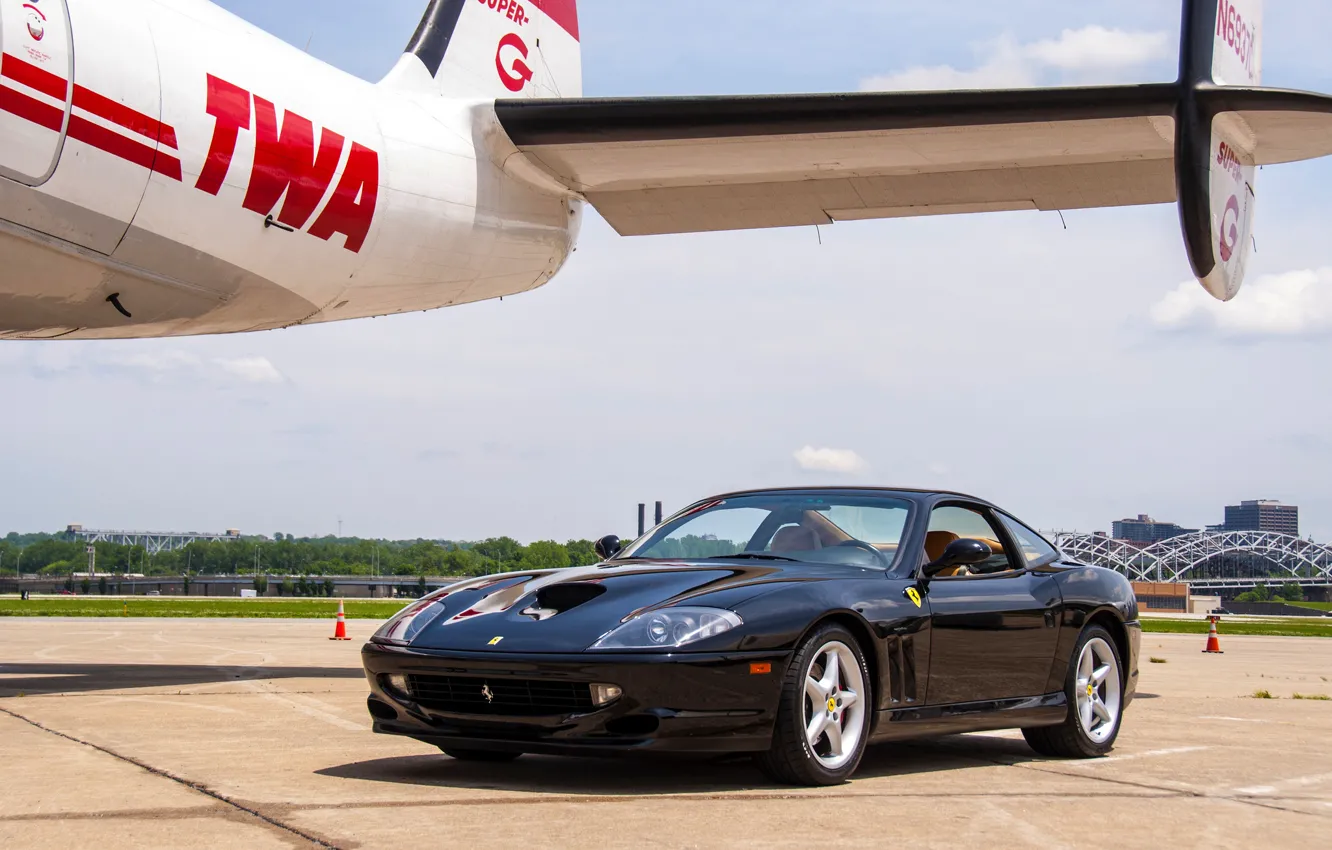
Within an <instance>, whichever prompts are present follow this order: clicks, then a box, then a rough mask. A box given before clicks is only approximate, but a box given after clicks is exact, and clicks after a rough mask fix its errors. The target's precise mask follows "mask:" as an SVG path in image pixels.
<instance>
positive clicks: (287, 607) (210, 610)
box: [0, 596, 410, 620]
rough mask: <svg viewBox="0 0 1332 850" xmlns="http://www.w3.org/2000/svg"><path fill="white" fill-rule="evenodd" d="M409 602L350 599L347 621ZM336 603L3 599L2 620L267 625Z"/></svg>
mask: <svg viewBox="0 0 1332 850" xmlns="http://www.w3.org/2000/svg"><path fill="white" fill-rule="evenodd" d="M409 602H410V600H387V599H373V600H372V599H364V600H362V599H349V600H347V619H349V620H387V619H388V618H389V617H392V616H393V615H394V614H396V613H398V612H399V611H401V610H402V609H403V607H404V606H406V605H407V604H409ZM337 613H338V600H336V599H331V600H330V599H221V598H213V599H207V598H199V599H188V598H181V599H178V598H173V597H163V598H143V597H136V598H134V599H129V600H123V599H102V598H98V597H91V596H74V597H65V598H62V599H30V600H28V601H27V602H24V601H22V600H20V599H15V598H9V599H0V617H214V618H219V617H220V618H259V619H266V620H279V619H280V620H332V619H334V618H335V617H336V616H337Z"/></svg>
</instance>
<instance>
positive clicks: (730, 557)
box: [699, 552, 799, 564]
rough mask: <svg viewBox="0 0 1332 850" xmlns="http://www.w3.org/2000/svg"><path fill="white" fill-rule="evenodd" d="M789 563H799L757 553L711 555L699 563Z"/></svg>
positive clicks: (778, 556)
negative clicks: (745, 561) (744, 561)
mask: <svg viewBox="0 0 1332 850" xmlns="http://www.w3.org/2000/svg"><path fill="white" fill-rule="evenodd" d="M746 559H747V560H750V561H790V562H791V563H793V564H794V563H799V561H797V560H796V559H795V558H784V557H782V556H781V555H767V554H762V553H759V552H741V553H740V554H738V555H713V556H712V557H711V558H700V559H699V560H700V561H740V560H746Z"/></svg>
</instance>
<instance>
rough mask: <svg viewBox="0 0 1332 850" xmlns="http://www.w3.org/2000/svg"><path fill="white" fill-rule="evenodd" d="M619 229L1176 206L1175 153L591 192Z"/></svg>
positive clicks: (637, 232)
mask: <svg viewBox="0 0 1332 850" xmlns="http://www.w3.org/2000/svg"><path fill="white" fill-rule="evenodd" d="M587 198H588V201H589V202H591V203H592V204H593V205H594V206H595V207H596V208H597V210H598V212H600V213H601V214H602V215H603V216H604V217H605V218H606V219H607V220H608V221H609V222H610V223H611V225H612V226H613V227H614V228H615V229H616V231H617V232H619V233H620V234H622V235H625V236H646V235H651V234H664V233H691V232H700V231H715V230H745V229H752V228H762V227H790V226H798V225H813V224H829V223H832V222H835V221H857V220H864V219H873V218H904V217H910V216H926V215H952V214H958V213H976V212H999V211H1016V210H1070V209H1082V208H1088V207H1103V206H1130V205H1135V204H1155V203H1170V202H1171V201H1173V200H1174V199H1175V173H1174V163H1173V160H1172V159H1169V158H1164V159H1163V158H1153V159H1139V160H1132V161H1128V162H1112V163H1093V164H1079V165H1054V166H1042V167H1036V168H988V169H977V170H969V171H944V172H931V173H927V174H895V175H878V176H871V177H854V178H846V177H843V178H837V177H829V178H824V179H807V180H790V181H774V182H751V183H724V184H713V185H704V186H672V187H662V188H645V189H622V190H618V191H608V192H590V193H588V194H587Z"/></svg>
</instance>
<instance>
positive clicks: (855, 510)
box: [619, 493, 911, 567]
mask: <svg viewBox="0 0 1332 850" xmlns="http://www.w3.org/2000/svg"><path fill="white" fill-rule="evenodd" d="M910 513H911V503H910V502H909V501H907V500H905V499H896V498H892V497H890V496H876V495H861V494H857V495H845V496H843V495H832V494H827V495H823V494H820V495H809V494H803V493H757V494H748V495H743V496H734V497H730V498H726V499H717V500H715V501H711V502H703V503H701V504H698V505H695V506H693V507H692V508H690V509H688V510H686V511H684V512H682V513H680V514H679V515H677V516H674V517H672V518H671V519H669V520H667V521H666V522H665V523H663V524H662V525H660V526H659V527H657V528H654V529H653V530H652V531H651V532H649V533H648V534H647V535H646V536H645V537H643V538H642V539H641V540H638V541H636V542H635V543H633V544H632V545H630V546H629V547H628V548H627V549H626V550H625V551H624V552H621V553H620V555H619V557H620V558H651V559H664V560H677V559H691V560H692V559H702V558H761V559H768V558H773V559H784V560H792V561H805V562H808V563H820V564H847V565H852V566H870V567H888V566H891V565H892V562H893V560H894V559H895V558H896V556H897V548H898V544H899V543H900V542H901V540H902V530H903V529H904V528H906V523H907V517H908V516H909V515H910Z"/></svg>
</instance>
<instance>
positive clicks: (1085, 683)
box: [1022, 626, 1124, 759]
mask: <svg viewBox="0 0 1332 850" xmlns="http://www.w3.org/2000/svg"><path fill="white" fill-rule="evenodd" d="M1072 662H1073V663H1072V664H1070V665H1069V670H1068V679H1067V680H1066V681H1065V685H1064V693H1065V694H1066V695H1067V696H1068V705H1069V712H1068V717H1067V718H1065V719H1064V722H1063V723H1061V724H1059V725H1058V726H1043V727H1040V728H1036V729H1023V730H1022V736H1023V737H1024V738H1026V739H1027V743H1028V744H1030V745H1031V748H1032V749H1033V750H1035V751H1036V752H1038V753H1040V754H1041V755H1043V756H1055V757H1059V758H1082V759H1086V758H1097V757H1098V756H1103V755H1105V754H1106V753H1108V752H1110V750H1111V749H1112V748H1113V747H1114V745H1115V739H1116V738H1117V737H1119V724H1120V720H1121V719H1122V717H1123V713H1124V677H1123V674H1122V673H1121V666H1120V659H1119V650H1118V649H1116V648H1115V640H1114V638H1113V637H1111V635H1110V633H1109V632H1107V631H1106V630H1105V629H1103V628H1101V627H1100V626H1088V627H1087V628H1085V629H1083V631H1082V634H1081V635H1080V636H1079V637H1078V643H1077V646H1076V647H1075V648H1074V650H1073V658H1072Z"/></svg>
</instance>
